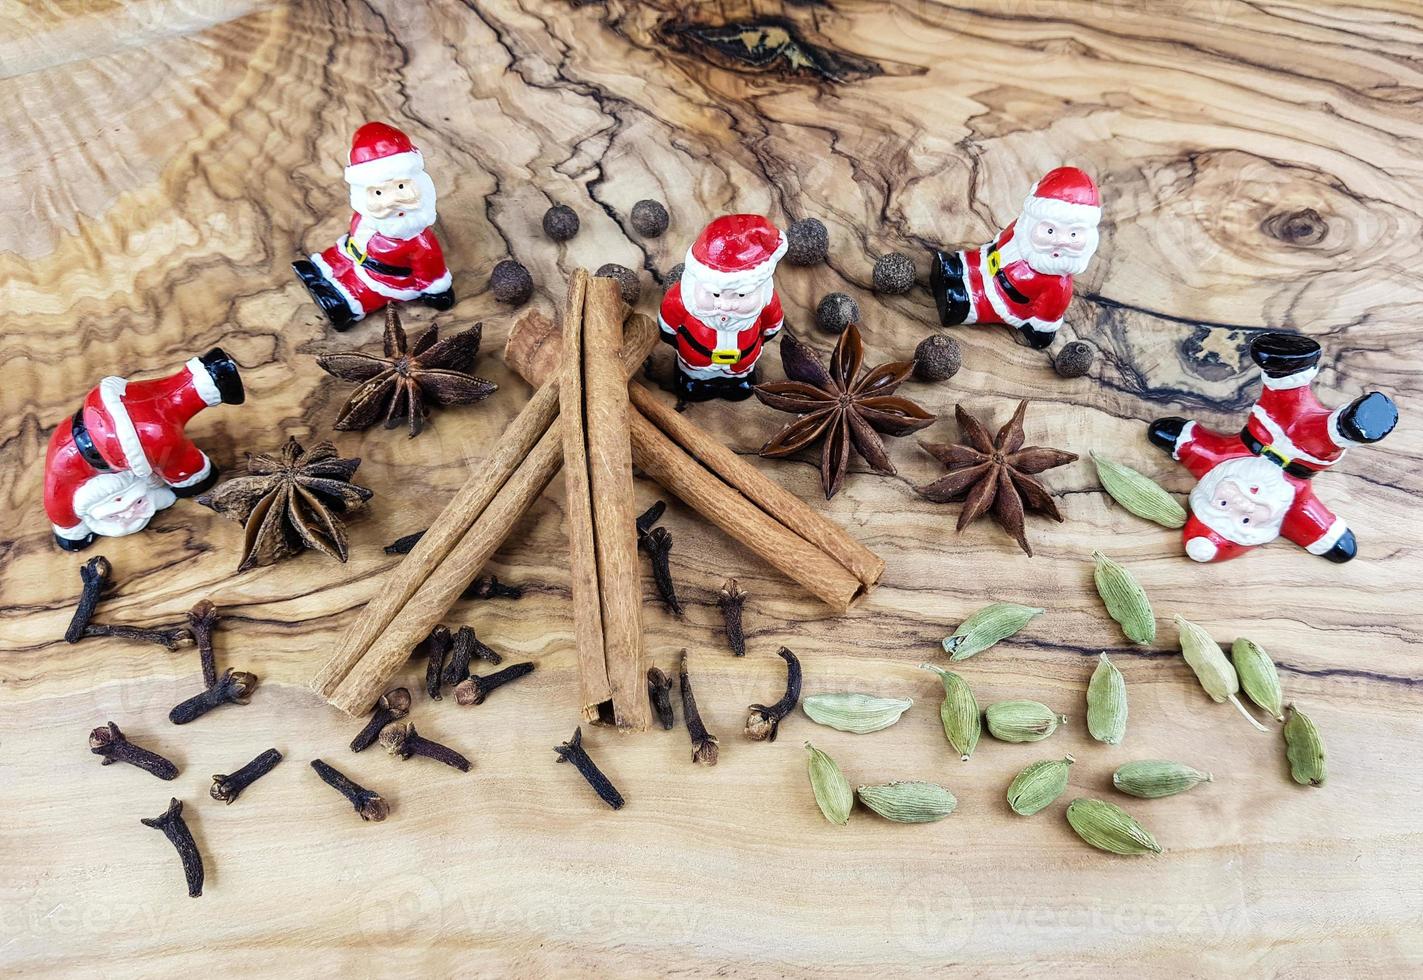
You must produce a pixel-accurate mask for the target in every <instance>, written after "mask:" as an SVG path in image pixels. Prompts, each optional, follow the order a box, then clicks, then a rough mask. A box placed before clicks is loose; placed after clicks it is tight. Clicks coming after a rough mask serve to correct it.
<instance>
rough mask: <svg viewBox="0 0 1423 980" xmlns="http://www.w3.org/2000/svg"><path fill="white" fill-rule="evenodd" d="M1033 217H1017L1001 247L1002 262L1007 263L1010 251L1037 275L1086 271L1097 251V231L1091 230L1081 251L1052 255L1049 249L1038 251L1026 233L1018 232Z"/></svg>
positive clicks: (1028, 223) (1077, 273)
mask: <svg viewBox="0 0 1423 980" xmlns="http://www.w3.org/2000/svg"><path fill="white" fill-rule="evenodd" d="M1033 220H1034V219H1033V218H1031V217H1030V216H1029V215H1026V214H1025V215H1023V216H1022V217H1020V218H1019V219H1018V226H1017V227H1015V228H1014V229H1013V238H1012V240H1011V241H1010V242H1009V243H1008V247H1006V248H1004V249H1003V252H1004V253H1005V254H1004V255H1003V264H1004V265H1007V264H1008V261H1009V258H1008V255H1007V253H1008V252H1009V251H1012V252H1013V253H1015V257H1019V258H1022V259H1024V260H1025V261H1026V262H1027V263H1028V266H1029V267H1030V268H1031V269H1032V270H1033V271H1034V272H1036V273H1038V274H1039V275H1043V276H1080V275H1082V273H1084V272H1086V271H1087V266H1088V264H1089V263H1090V262H1091V261H1092V256H1093V255H1094V254H1096V251H1097V231H1096V229H1095V228H1094V229H1093V230H1092V240H1091V241H1090V242H1089V243H1088V245H1087V247H1086V248H1085V249H1083V250H1082V251H1081V252H1067V251H1064V252H1062V253H1061V254H1059V255H1056V256H1054V255H1053V254H1052V251H1051V250H1047V251H1040V250H1039V249H1038V248H1036V247H1035V246H1034V245H1033V243H1032V242H1030V241H1028V238H1027V233H1026V232H1020V231H1019V230H1018V229H1019V228H1030V227H1032V222H1033Z"/></svg>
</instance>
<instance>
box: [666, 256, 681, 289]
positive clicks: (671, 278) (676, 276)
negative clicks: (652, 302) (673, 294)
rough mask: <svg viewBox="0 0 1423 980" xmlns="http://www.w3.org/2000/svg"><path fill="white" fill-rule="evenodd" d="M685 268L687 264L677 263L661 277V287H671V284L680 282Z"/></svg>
mask: <svg viewBox="0 0 1423 980" xmlns="http://www.w3.org/2000/svg"><path fill="white" fill-rule="evenodd" d="M686 268H687V263H685V262H678V263H677V264H676V265H674V266H673V267H672V268H670V269H668V270H667V272H666V273H665V274H664V275H663V276H662V285H664V286H667V287H669V288H670V287H671V286H672V284H673V283H677V282H681V281H682V272H683V270H685V269H686Z"/></svg>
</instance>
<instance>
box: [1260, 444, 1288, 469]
mask: <svg viewBox="0 0 1423 980" xmlns="http://www.w3.org/2000/svg"><path fill="white" fill-rule="evenodd" d="M1260 455H1261V456H1264V457H1265V458H1266V459H1268V460H1270V462H1272V463H1274V464H1275V465H1276V466H1278V467H1280V469H1284V468H1285V467H1286V466H1289V465H1290V464H1291V463H1292V462H1294V460H1292V459H1290V458H1289V457H1288V456H1286V455H1285V454H1284V453H1282V452H1280V451H1279V450H1278V449H1276V448H1275V447H1274V446H1265V447H1264V448H1263V449H1261V450H1260Z"/></svg>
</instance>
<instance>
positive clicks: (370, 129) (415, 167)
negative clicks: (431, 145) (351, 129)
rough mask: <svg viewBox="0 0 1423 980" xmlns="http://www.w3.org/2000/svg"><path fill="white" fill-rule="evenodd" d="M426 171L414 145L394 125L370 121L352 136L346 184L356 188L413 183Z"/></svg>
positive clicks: (423, 161)
mask: <svg viewBox="0 0 1423 980" xmlns="http://www.w3.org/2000/svg"><path fill="white" fill-rule="evenodd" d="M424 170H425V158H424V157H422V156H421V155H420V151H419V150H418V149H417V148H416V147H415V144H414V143H412V142H410V137H409V136H406V135H405V134H404V133H402V132H401V131H400V130H398V129H396V128H395V127H394V126H390V125H387V124H386V123H379V122H369V123H366V124H365V125H364V126H362V127H361V128H360V129H358V130H356V135H355V136H353V137H351V156H350V166H348V167H347V168H346V183H348V184H351V185H353V186H357V187H366V186H369V185H370V184H381V183H384V182H385V181H387V180H399V179H401V178H405V179H406V180H413V179H414V178H415V177H416V176H417V175H418V174H420V173H423V172H424Z"/></svg>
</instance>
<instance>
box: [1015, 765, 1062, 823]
mask: <svg viewBox="0 0 1423 980" xmlns="http://www.w3.org/2000/svg"><path fill="white" fill-rule="evenodd" d="M1076 761H1077V760H1076V759H1074V758H1073V757H1072V756H1070V755H1067V756H1063V757H1062V758H1061V759H1044V760H1043V761H1042V762H1034V763H1033V764H1032V765H1030V766H1028V767H1027V768H1026V769H1024V770H1023V771H1022V772H1020V773H1018V775H1017V776H1015V777H1013V782H1012V783H1011V784H1009V786H1008V805H1009V806H1010V807H1012V808H1013V812H1014V813H1018V814H1021V815H1023V816H1025V817H1031V816H1032V815H1033V814H1035V813H1037V812H1038V811H1039V810H1041V809H1043V808H1044V807H1046V806H1048V805H1049V804H1050V803H1052V801H1053V800H1055V799H1057V798H1058V797H1059V796H1061V795H1062V794H1063V792H1064V791H1065V790H1066V789H1067V767H1068V766H1070V765H1072V764H1073V763H1074V762H1076Z"/></svg>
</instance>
